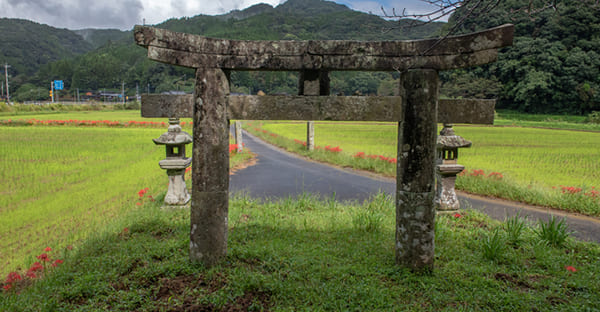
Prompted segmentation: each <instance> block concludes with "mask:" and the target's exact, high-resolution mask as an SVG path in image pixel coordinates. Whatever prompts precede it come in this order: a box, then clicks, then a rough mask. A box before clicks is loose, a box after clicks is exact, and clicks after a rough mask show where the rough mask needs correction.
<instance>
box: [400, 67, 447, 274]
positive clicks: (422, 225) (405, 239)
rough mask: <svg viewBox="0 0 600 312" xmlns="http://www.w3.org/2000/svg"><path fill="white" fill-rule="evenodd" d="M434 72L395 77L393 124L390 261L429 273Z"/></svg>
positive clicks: (407, 73)
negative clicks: (398, 115) (397, 102)
mask: <svg viewBox="0 0 600 312" xmlns="http://www.w3.org/2000/svg"><path fill="white" fill-rule="evenodd" d="M438 92H439V88H438V73H437V71H435V70H427V69H421V70H408V71H406V72H403V73H402V74H401V76H400V95H401V96H402V97H403V100H402V105H403V111H404V120H403V121H400V122H399V125H398V164H397V177H396V263H397V264H399V265H402V266H405V267H408V268H410V269H412V270H415V271H428V270H433V260H434V246H435V244H434V236H435V234H434V218H435V205H434V196H435V166H436V163H435V160H436V159H435V156H436V148H435V146H436V145H435V144H436V134H437V102H438Z"/></svg>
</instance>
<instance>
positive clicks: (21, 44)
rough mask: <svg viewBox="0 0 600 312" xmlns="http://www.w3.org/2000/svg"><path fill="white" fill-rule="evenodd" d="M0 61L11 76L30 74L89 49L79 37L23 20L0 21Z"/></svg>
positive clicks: (88, 45)
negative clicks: (43, 66)
mask: <svg viewBox="0 0 600 312" xmlns="http://www.w3.org/2000/svg"><path fill="white" fill-rule="evenodd" d="M0 36H1V38H2V44H0V62H2V63H3V64H4V63H5V62H6V63H8V64H10V65H11V73H12V74H13V75H14V74H15V73H16V74H33V73H35V72H36V71H37V70H38V69H39V68H40V66H41V65H43V64H47V63H49V62H52V61H57V60H60V59H65V58H69V57H73V56H75V55H77V54H82V53H85V52H88V51H91V50H92V49H93V46H92V45H91V44H90V43H89V42H87V41H85V40H84V39H83V38H82V37H81V36H79V35H77V34H75V33H73V32H72V31H70V30H68V29H58V28H54V27H50V26H48V25H42V24H38V23H35V22H32V21H28V20H23V19H10V18H1V19H0Z"/></svg>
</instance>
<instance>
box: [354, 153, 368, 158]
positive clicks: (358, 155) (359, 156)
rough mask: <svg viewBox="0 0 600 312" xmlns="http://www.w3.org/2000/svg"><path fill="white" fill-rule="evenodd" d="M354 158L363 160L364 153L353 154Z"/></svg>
mask: <svg viewBox="0 0 600 312" xmlns="http://www.w3.org/2000/svg"><path fill="white" fill-rule="evenodd" d="M354 158H365V152H358V153H356V154H354Z"/></svg>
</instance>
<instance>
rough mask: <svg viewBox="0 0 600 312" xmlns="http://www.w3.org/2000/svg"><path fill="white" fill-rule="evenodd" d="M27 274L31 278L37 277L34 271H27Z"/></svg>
mask: <svg viewBox="0 0 600 312" xmlns="http://www.w3.org/2000/svg"><path fill="white" fill-rule="evenodd" d="M25 275H26V276H27V277H29V278H36V276H35V272H34V271H27V273H25Z"/></svg>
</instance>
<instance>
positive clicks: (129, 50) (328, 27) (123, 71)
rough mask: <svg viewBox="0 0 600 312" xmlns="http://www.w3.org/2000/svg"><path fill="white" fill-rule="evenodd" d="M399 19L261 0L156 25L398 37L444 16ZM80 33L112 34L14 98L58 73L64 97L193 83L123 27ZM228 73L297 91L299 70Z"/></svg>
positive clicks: (42, 73) (50, 67)
mask: <svg viewBox="0 0 600 312" xmlns="http://www.w3.org/2000/svg"><path fill="white" fill-rule="evenodd" d="M396 26H398V23H397V22H394V21H387V20H384V19H382V18H379V17H377V16H375V15H370V14H366V13H361V12H356V11H352V10H350V9H349V8H347V7H346V6H343V5H339V4H336V3H334V2H329V1H323V0H288V1H286V2H284V3H283V4H281V5H279V6H277V7H275V8H273V7H271V6H269V5H266V4H259V5H255V6H252V7H250V8H247V9H245V10H242V11H239V10H236V11H232V12H230V13H228V14H224V15H220V16H206V15H198V16H195V17H191V18H187V17H186V18H181V19H170V20H167V21H165V22H164V23H161V24H159V25H156V27H159V28H166V29H170V30H174V31H180V32H186V33H193V34H198V35H203V36H207V37H217V38H231V39H249V40H252V39H253V40H269V39H272V40H307V39H355V40H401V39H413V38H425V37H431V36H433V35H435V34H437V32H438V30H439V29H441V27H442V26H443V23H433V24H430V25H427V26H426V27H421V28H414V29H408V30H394V31H389V32H388V31H386V30H389V29H390V28H393V27H396ZM77 33H78V34H80V35H82V36H84V37H85V38H87V39H88V40H90V41H89V43H94V44H95V45H96V46H97V45H98V41H99V42H107V41H108V37H112V36H114V37H113V39H111V40H110V41H108V43H107V44H105V45H103V46H101V47H99V48H98V49H96V50H94V51H92V52H89V53H85V54H82V55H79V56H75V57H72V58H65V59H61V60H59V61H55V62H52V63H49V64H46V65H43V66H41V67H40V68H39V71H38V72H37V73H36V74H35V75H32V76H27V77H21V79H16V82H17V84H16V87H17V88H18V89H17V91H16V92H13V94H14V97H13V98H14V99H15V100H44V99H47V98H48V85H49V82H50V81H52V80H55V79H61V80H64V84H65V88H66V91H61V92H62V93H67V94H63V98H65V96H68V95H69V94H70V95H71V96H72V95H73V94H74V93H75V90H77V89H80V90H86V91H97V90H101V89H107V90H108V89H115V90H120V88H121V85H122V83H125V87H126V90H127V91H126V92H127V94H129V95H133V94H135V92H136V86H138V90H140V92H164V91H171V90H179V91H187V92H191V91H192V88H193V83H194V77H193V76H194V72H193V71H192V70H191V69H185V68H180V67H172V66H167V65H164V64H160V63H157V62H153V61H149V60H148V59H147V57H146V50H145V49H143V48H140V47H138V46H136V45H134V44H133V37H132V36H131V35H129V36H128V37H125V38H124V39H123V36H122V34H121V33H113V34H111V33H109V32H104V33H99V32H95V33H93V34H87V33H86V31H77ZM98 38H100V39H101V40H98ZM395 75H396V76H397V74H395ZM393 77H394V76H393V74H392V73H333V74H332V92H336V93H346V94H349V93H354V92H360V93H363V94H368V93H377V92H380V93H382V94H393V92H394V90H395V88H394V82H393ZM232 80H233V83H234V85H233V90H232V91H233V92H242V93H256V92H258V91H259V90H263V91H265V92H270V93H288V94H295V93H297V84H298V78H297V73H286V72H266V73H251V72H236V73H233V74H232ZM381 81H383V82H381Z"/></svg>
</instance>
